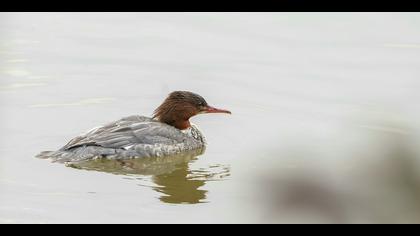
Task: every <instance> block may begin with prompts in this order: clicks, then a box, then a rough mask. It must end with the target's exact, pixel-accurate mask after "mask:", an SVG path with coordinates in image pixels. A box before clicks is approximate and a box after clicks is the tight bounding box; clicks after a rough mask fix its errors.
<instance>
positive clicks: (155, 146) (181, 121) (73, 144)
mask: <svg viewBox="0 0 420 236" xmlns="http://www.w3.org/2000/svg"><path fill="white" fill-rule="evenodd" d="M204 113H227V114H231V112H230V111H228V110H223V109H218V108H214V107H211V106H209V105H208V104H207V102H206V100H204V98H203V97H201V96H200V95H198V94H195V93H192V92H189V91H175V92H172V93H170V94H169V96H168V97H167V98H166V99H165V101H164V102H163V103H162V104H161V105H160V106H159V107H158V108H157V109H156V110H155V111H154V113H153V117H152V118H150V117H145V116H139V115H133V116H129V117H125V118H122V119H120V120H117V121H114V122H111V123H109V124H106V125H104V126H101V127H98V128H94V129H92V130H90V131H89V132H87V133H86V134H83V135H80V136H78V137H75V138H73V139H72V140H70V142H68V143H67V144H66V145H65V146H64V147H62V148H61V149H59V150H58V151H46V152H42V153H40V154H38V155H37V157H38V158H49V159H51V160H53V161H54V162H66V163H69V162H79V161H86V160H92V159H98V158H107V159H117V160H124V159H133V158H142V157H161V156H171V155H176V154H182V153H184V152H195V153H197V151H200V150H201V151H204V149H205V146H206V141H205V138H204V136H203V134H202V133H201V131H200V130H199V129H198V127H197V126H196V125H194V124H192V123H190V121H189V119H190V118H191V117H193V116H195V115H197V114H204Z"/></svg>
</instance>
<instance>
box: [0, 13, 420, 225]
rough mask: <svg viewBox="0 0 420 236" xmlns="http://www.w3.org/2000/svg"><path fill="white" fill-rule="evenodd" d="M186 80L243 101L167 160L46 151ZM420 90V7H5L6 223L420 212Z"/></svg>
mask: <svg viewBox="0 0 420 236" xmlns="http://www.w3.org/2000/svg"><path fill="white" fill-rule="evenodd" d="M174 90H190V91H193V92H196V93H198V94H200V95H202V96H203V97H204V98H206V100H207V102H208V103H209V104H210V105H213V106H216V107H220V108H225V109H229V110H231V111H232V113H233V114H232V115H230V116H229V115H201V116H197V117H194V118H192V122H194V123H195V124H197V125H198V126H199V127H200V128H201V130H202V131H203V133H204V135H205V136H206V138H207V140H208V142H209V145H208V148H207V150H206V152H205V153H204V154H203V155H201V156H199V157H198V158H197V159H195V160H192V161H190V162H188V163H185V164H181V165H180V166H177V168H175V171H172V170H169V171H168V172H167V175H154V172H153V171H152V173H146V174H151V175H154V176H151V175H143V174H144V173H143V174H140V175H129V176H124V175H115V174H110V173H105V172H100V171H99V172H98V171H86V170H78V169H74V168H69V167H66V166H64V165H62V164H56V163H50V162H48V161H46V160H40V159H36V158H34V156H35V155H36V154H38V153H39V152H41V151H45V150H56V149H58V148H60V147H61V146H63V145H64V144H65V143H66V142H67V141H68V140H69V139H71V138H73V137H74V136H76V135H78V134H80V133H82V132H84V131H87V130H89V129H91V128H93V127H95V126H98V125H101V124H104V123H107V122H110V121H113V120H116V119H119V118H121V117H124V116H128V115H133V114H140V115H151V113H152V111H153V110H154V109H155V108H156V107H157V106H158V105H159V104H160V103H161V102H162V101H163V99H164V98H165V97H166V95H167V94H168V93H169V92H171V91H174ZM419 101H420V14H418V13H0V113H1V118H0V130H1V134H0V223H181V222H182V223H262V222H269V223H272V222H274V223H282V222H305V221H309V222H335V221H339V222H397V223H399V222H420V216H419V213H418V212H419V211H418V210H419V209H420V206H419V205H420V197H419V196H420V194H419V192H418V191H414V190H416V189H419V188H417V187H420V184H418V183H420V181H418V178H417V177H419V176H420V175H419V171H418V170H417V169H415V171H414V172H413V173H414V174H413V176H415V177H414V180H411V177H410V178H409V177H407V178H405V177H404V180H402V181H401V182H398V180H399V178H400V177H401V176H402V175H403V173H407V171H404V170H399V169H398V168H397V167H396V165H394V164H392V163H394V162H391V164H389V166H388V165H387V164H384V166H381V164H383V163H387V159H386V158H385V157H386V156H388V153H394V154H393V155H389V156H392V157H390V158H391V159H392V161H395V158H397V159H398V160H399V159H404V158H403V157H407V156H408V159H410V161H414V162H415V161H416V160H417V156H418V155H417V153H418V152H419V148H418V147H419V145H418V144H420V142H419V138H418V131H419V127H420V124H419V123H420V119H419V118H420V106H419V105H418V103H419ZM394 146H395V147H394ZM401 147H403V148H402V149H401ZM394 149H395V150H399V151H397V152H394V151H395V150H394ZM401 150H410V152H409V153H410V154H407V155H403V154H401V153H404V154H405V153H406V152H404V151H402V152H400V151H401ZM401 156H402V157H401ZM400 157H401V158H400ZM375 161H376V162H375ZM410 163H412V162H410ZM413 165H414V166H415V164H413ZM413 165H411V164H410V165H408V166H413ZM402 166H405V165H404V164H402ZM168 168H169V169H170V168H171V167H170V166H169V167H168ZM307 168H309V170H307ZM311 168H313V169H311ZM365 168H367V169H366V170H365ZM369 168H371V169H369ZM396 169H398V170H396ZM371 170H375V171H378V173H377V174H376V175H374V177H373V178H372V177H371V176H369V174H371V173H372V171H371ZM375 171H373V173H374V174H375V173H376V172H375ZM399 171H400V172H399ZM410 173H411V172H410ZM389 174H391V175H389ZM187 175H188V176H187ZM284 175H287V176H289V177H287V178H291V177H290V176H294V175H301V176H310V177H308V178H309V179H312V180H319V181H320V182H321V183H320V185H322V186H327V187H326V188H327V189H332V190H331V191H332V193H331V194H330V195H331V196H334V197H333V198H334V199H335V200H333V201H336V200H337V201H336V202H340V204H338V205H337V204H336V205H334V206H333V207H332V208H334V211H330V210H325V209H327V208H328V209H330V208H329V207H330V205H331V202H332V201H330V200H326V202H328V203H325V204H326V205H325V204H324V202H325V201H324V200H325V199H328V197H320V199H324V200H323V201H321V202H317V201H313V205H312V206H316V207H315V208H316V209H315V208H313V207H310V205H307V201H306V200H305V201H303V202H305V204H306V205H305V204H301V203H302V202H298V204H297V205H293V204H292V203H293V201H297V200H296V199H299V197H302V196H304V195H308V196H312V195H311V194H314V192H316V190H314V191H311V189H312V188H311V187H304V188H303V190H301V192H299V191H297V193H296V195H292V196H294V197H292V199H293V201H292V203H290V201H289V203H290V204H289V203H287V202H286V203H285V202H281V201H280V202H278V201H277V200H272V199H280V198H281V197H280V196H283V195H284V194H285V192H286V193H290V192H291V191H289V190H286V191H283V192H281V190H277V187H279V188H281V187H284V186H289V185H288V184H284V182H282V179H283V178H286V177H283V176H284ZM383 175H384V176H386V177H383ZM410 176H411V175H410ZM355 177H357V178H355ZM388 177H389V178H390V179H391V180H395V181H388V180H387V178H388ZM287 178H286V179H287ZM297 178H298V179H300V178H301V177H297ZM302 178H304V177H302ZM401 178H402V177H401ZM273 179H274V181H273ZM276 179H277V180H276ZM279 179H280V180H279ZM325 179H327V180H328V181H326V182H325ZM374 180H375V181H376V182H375V181H374ZM372 181H373V182H372ZM381 181H384V182H386V184H383V185H381V184H379V183H382V182H381ZM304 182H305V181H304ZM292 183H294V182H293V181H292ZM389 183H395V185H387V184H389ZM401 183H403V184H401ZM266 185H267V187H264V186H266ZM292 185H293V184H292ZM303 186H307V185H305V184H303ZM380 186H382V187H380ZM401 186H405V187H404V188H403V189H401V188H402V187H401ZM407 186H408V187H407ZM412 186H416V187H412ZM375 187H378V188H377V189H375ZM372 189H374V190H372ZM413 189H414V190H413ZM411 190H413V191H411ZM328 191H330V190H328ZM328 191H321V192H322V193H327V195H328V193H329V192H328ZM276 194H278V196H279V197H278V198H276V196H277V195H276ZM321 195H322V194H321ZM330 195H328V196H330ZM168 196H169V197H168ZM296 196H297V197H296ZM317 196H318V195H317ZM171 197H172V198H171ZM315 198H316V197H313V198H311V199H315ZM270 199H271V200H270ZM194 203H197V204H194ZM323 204H324V205H323ZM327 205H328V206H327ZM284 206H286V208H287V209H288V210H285V209H286V208H284ZM306 206H308V207H307V208H308V209H309V210H308V209H306V208H305V207H306ZM323 206H327V207H325V208H323ZM366 206H369V207H372V208H368V207H366ZM384 206H385V207H384ZM276 207H279V208H278V209H279V210H278V211H276V209H277V208H276ZM282 207H283V208H282ZM332 208H331V209H332ZM313 209H315V210H313ZM357 209H359V210H357ZM331 212H333V213H331ZM330 213H331V214H330ZM336 215H339V216H340V217H341V218H340V217H336Z"/></svg>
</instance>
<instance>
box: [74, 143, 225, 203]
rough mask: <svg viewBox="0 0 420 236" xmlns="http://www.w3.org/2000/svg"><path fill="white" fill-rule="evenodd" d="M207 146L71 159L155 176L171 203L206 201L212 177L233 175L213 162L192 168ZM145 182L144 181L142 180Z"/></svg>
mask: <svg viewBox="0 0 420 236" xmlns="http://www.w3.org/2000/svg"><path fill="white" fill-rule="evenodd" d="M203 152H204V150H196V151H191V152H189V153H187V154H185V153H184V154H182V155H177V156H168V157H149V158H138V159H129V160H108V159H96V160H92V161H85V162H78V163H67V164H66V165H67V166H69V167H72V168H77V169H84V170H94V171H100V172H107V173H112V174H117V175H125V176H126V177H132V178H134V179H139V180H141V179H142V178H141V177H140V176H152V177H151V180H152V182H153V183H154V184H155V186H152V189H153V190H155V191H156V192H159V193H160V194H162V195H161V196H160V197H159V199H160V201H162V202H165V203H171V204H196V203H205V202H206V201H205V200H206V195H207V190H203V189H201V188H202V187H203V186H204V185H205V184H206V182H208V181H218V180H224V179H225V178H226V177H228V176H229V175H230V168H229V167H228V166H223V165H213V166H210V167H208V168H201V169H198V170H197V169H195V170H194V169H191V168H190V164H191V163H192V162H194V161H195V160H197V159H198V156H199V155H201V154H202V153H203ZM139 185H141V186H144V185H143V184H139Z"/></svg>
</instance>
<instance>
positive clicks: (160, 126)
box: [61, 116, 186, 150]
mask: <svg viewBox="0 0 420 236" xmlns="http://www.w3.org/2000/svg"><path fill="white" fill-rule="evenodd" d="M185 138H186V137H185V135H184V134H183V133H182V132H181V131H179V130H178V129H176V128H174V127H172V126H169V125H166V124H164V123H161V122H157V121H155V120H152V119H151V118H148V117H143V116H130V117H126V118H123V119H121V120H118V121H115V122H112V123H109V124H107V125H105V126H102V127H99V128H96V129H93V130H91V131H89V132H88V133H86V134H84V135H81V136H78V137H75V138H74V139H72V140H70V142H69V143H68V144H66V145H65V146H64V147H63V148H61V150H70V149H73V148H77V147H81V146H100V147H106V148H114V149H125V148H128V147H131V146H135V145H138V144H168V145H173V144H177V143H182V142H183V141H184V140H185Z"/></svg>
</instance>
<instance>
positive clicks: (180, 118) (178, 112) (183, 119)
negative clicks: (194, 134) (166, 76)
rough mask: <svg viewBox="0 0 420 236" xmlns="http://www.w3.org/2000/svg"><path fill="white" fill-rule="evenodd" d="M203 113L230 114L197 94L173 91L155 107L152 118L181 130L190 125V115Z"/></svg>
mask: <svg viewBox="0 0 420 236" xmlns="http://www.w3.org/2000/svg"><path fill="white" fill-rule="evenodd" d="M203 113H227V114H231V112H230V111H228V110H223V109H218V108H214V107H211V106H209V105H208V104H207V102H206V100H204V98H203V97H201V96H200V95H198V94H195V93H192V92H188V91H175V92H172V93H170V94H169V96H168V97H167V98H166V99H165V101H163V103H162V104H161V105H160V106H159V107H158V108H156V110H155V111H154V113H153V118H157V119H158V120H159V121H160V122H163V123H166V124H168V125H172V126H174V127H175V128H178V129H181V130H182V129H186V128H188V127H190V126H191V124H190V122H189V119H190V118H191V117H192V116H195V115H197V114H203Z"/></svg>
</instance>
